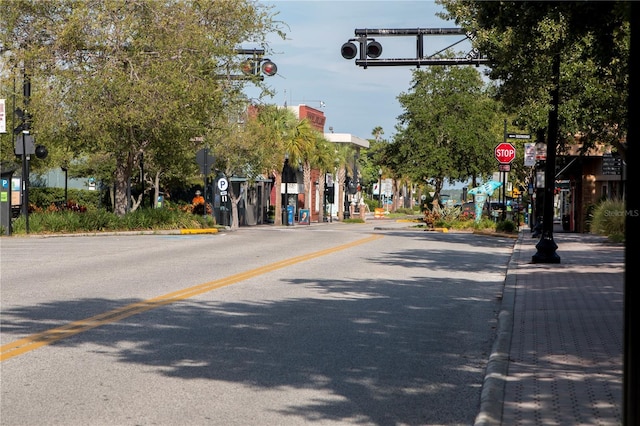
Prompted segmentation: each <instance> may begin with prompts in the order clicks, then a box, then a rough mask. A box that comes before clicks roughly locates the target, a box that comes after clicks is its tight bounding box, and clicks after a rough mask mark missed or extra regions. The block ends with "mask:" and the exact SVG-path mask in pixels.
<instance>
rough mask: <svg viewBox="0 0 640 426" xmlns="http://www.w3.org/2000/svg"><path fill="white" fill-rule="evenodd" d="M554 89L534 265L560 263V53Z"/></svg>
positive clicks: (554, 69) (554, 68)
mask: <svg viewBox="0 0 640 426" xmlns="http://www.w3.org/2000/svg"><path fill="white" fill-rule="evenodd" d="M551 74H552V78H553V89H552V90H551V109H550V110H549V130H548V138H547V139H548V140H547V159H546V163H545V169H544V200H543V204H542V236H541V237H540V241H539V242H538V244H536V249H538V251H537V252H536V254H534V255H533V256H532V258H531V261H532V262H533V263H560V256H558V254H557V253H556V249H557V248H558V245H557V244H556V242H555V241H554V240H553V196H554V194H553V190H554V187H555V181H556V176H555V175H556V144H557V140H558V105H559V103H560V102H559V90H560V53H559V52H558V53H556V54H554V55H553V64H552V69H551Z"/></svg>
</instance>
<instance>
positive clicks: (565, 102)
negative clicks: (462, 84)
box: [438, 0, 632, 157]
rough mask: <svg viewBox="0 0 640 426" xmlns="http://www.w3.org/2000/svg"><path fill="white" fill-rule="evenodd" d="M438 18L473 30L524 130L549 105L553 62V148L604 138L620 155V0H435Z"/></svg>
mask: <svg viewBox="0 0 640 426" xmlns="http://www.w3.org/2000/svg"><path fill="white" fill-rule="evenodd" d="M438 2H439V3H441V4H443V5H444V6H445V8H446V10H447V13H445V14H443V17H444V18H446V19H453V20H455V21H456V23H457V24H459V25H461V26H462V27H464V28H467V29H469V30H471V31H473V32H474V33H475V41H474V43H475V45H476V47H477V48H478V49H479V50H480V51H481V52H482V53H483V54H484V55H485V56H486V57H487V59H488V60H489V64H488V66H489V70H490V72H489V73H488V75H489V77H490V78H491V79H494V80H496V81H499V82H500V90H499V92H498V96H499V98H500V99H501V100H502V101H503V103H504V104H505V105H506V106H507V107H508V108H509V109H510V111H511V112H514V113H515V114H516V121H517V122H518V123H519V124H520V125H521V126H522V127H528V128H529V129H530V131H531V132H532V133H537V132H538V131H540V130H542V131H543V132H544V130H545V129H547V126H548V111H549V110H550V109H551V108H554V106H553V105H552V102H551V95H550V93H551V91H552V89H553V86H554V82H553V80H552V78H551V75H552V62H553V60H554V57H556V55H557V56H558V58H559V62H560V75H559V84H558V86H559V102H558V104H559V105H558V111H557V113H558V125H559V132H558V138H559V140H558V146H559V147H563V146H565V145H566V144H571V143H574V142H575V141H576V138H575V136H579V137H580V138H579V140H578V141H579V142H580V143H581V144H583V147H584V148H589V147H592V146H594V144H596V143H602V142H604V143H609V144H611V145H613V146H615V147H617V148H618V150H619V152H620V153H621V154H622V156H623V157H624V155H625V144H624V142H625V141H626V129H627V102H626V99H627V90H626V88H627V84H628V78H629V73H628V67H627V64H628V57H629V17H630V13H631V12H630V3H632V2H628V1H610V2H586V1H578V2H556V1H522V2H490V1H476V0H438Z"/></svg>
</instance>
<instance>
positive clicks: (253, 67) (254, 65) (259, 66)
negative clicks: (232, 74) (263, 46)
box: [240, 58, 278, 77]
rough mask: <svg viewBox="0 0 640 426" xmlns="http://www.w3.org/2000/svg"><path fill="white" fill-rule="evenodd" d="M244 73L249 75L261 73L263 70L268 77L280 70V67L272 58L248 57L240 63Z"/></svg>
mask: <svg viewBox="0 0 640 426" xmlns="http://www.w3.org/2000/svg"><path fill="white" fill-rule="evenodd" d="M240 69H241V70H242V73H243V74H244V75H247V76H251V75H255V76H258V75H260V72H262V73H263V74H264V75H266V76H267V77H272V76H274V75H276V73H277V72H278V67H277V66H276V64H275V63H273V62H272V61H271V60H270V59H262V58H258V59H247V60H246V61H244V62H242V63H241V64H240Z"/></svg>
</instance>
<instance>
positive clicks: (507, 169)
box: [498, 163, 511, 172]
mask: <svg viewBox="0 0 640 426" xmlns="http://www.w3.org/2000/svg"><path fill="white" fill-rule="evenodd" d="M498 171H499V172H510V171H511V164H503V163H500V164H498Z"/></svg>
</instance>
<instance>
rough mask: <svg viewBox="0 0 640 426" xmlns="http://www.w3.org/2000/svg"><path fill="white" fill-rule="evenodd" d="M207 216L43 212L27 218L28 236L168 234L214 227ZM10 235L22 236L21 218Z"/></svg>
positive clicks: (166, 211) (174, 212)
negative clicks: (124, 233) (131, 232)
mask: <svg viewBox="0 0 640 426" xmlns="http://www.w3.org/2000/svg"><path fill="white" fill-rule="evenodd" d="M215 226H216V225H215V220H214V219H213V217H211V216H207V217H203V216H199V215H194V214H192V213H190V212H186V211H183V210H180V209H168V208H162V209H138V210H136V211H135V212H132V213H128V214H126V215H124V216H118V215H116V214H114V213H111V212H108V211H106V210H104V209H98V210H93V211H87V212H84V213H80V212H73V211H57V212H51V211H44V212H36V213H30V214H29V232H30V233H34V234H47V233H79V232H108V231H112V232H113V231H143V230H170V229H189V228H196V229H199V228H211V227H215ZM12 228H13V233H14V234H16V235H20V234H25V233H26V224H25V220H24V216H20V217H18V218H17V219H15V220H14V221H13V224H12Z"/></svg>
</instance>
